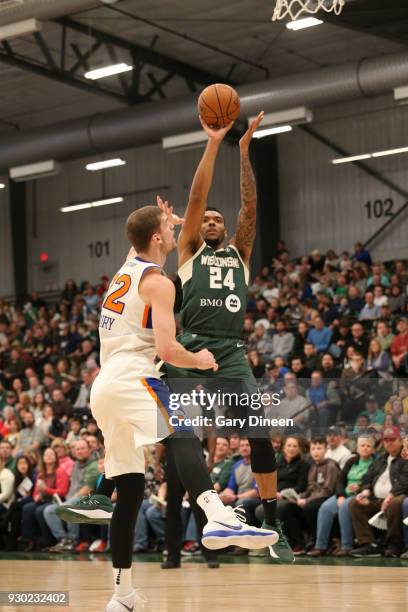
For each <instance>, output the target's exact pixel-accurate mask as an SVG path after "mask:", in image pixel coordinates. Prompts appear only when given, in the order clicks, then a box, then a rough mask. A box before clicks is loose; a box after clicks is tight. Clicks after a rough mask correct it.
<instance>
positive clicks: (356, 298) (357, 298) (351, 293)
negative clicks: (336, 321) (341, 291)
mask: <svg viewBox="0 0 408 612" xmlns="http://www.w3.org/2000/svg"><path fill="white" fill-rule="evenodd" d="M347 306H348V308H349V310H350V313H351V315H352V316H355V317H357V316H358V315H359V313H360V311H361V309H362V308H363V307H364V300H363V298H362V297H361V295H360V291H359V290H358V289H357V287H354V286H353V285H351V287H349V290H348V304H347Z"/></svg>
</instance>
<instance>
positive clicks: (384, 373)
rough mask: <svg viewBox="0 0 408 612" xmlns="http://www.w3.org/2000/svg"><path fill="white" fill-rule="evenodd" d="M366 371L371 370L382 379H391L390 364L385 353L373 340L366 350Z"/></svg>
mask: <svg viewBox="0 0 408 612" xmlns="http://www.w3.org/2000/svg"><path fill="white" fill-rule="evenodd" d="M367 370H373V371H374V372H376V373H377V374H378V376H379V377H381V378H382V379H386V380H389V379H391V370H392V363H391V359H390V356H389V354H388V353H387V351H384V350H382V348H381V344H380V343H379V342H378V340H376V339H375V338H373V339H372V340H371V341H370V344H369V348H368V359H367Z"/></svg>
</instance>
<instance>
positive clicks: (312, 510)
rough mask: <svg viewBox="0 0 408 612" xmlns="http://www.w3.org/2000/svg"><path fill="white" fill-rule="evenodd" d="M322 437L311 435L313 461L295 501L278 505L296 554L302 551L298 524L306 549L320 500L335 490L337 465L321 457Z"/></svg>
mask: <svg viewBox="0 0 408 612" xmlns="http://www.w3.org/2000/svg"><path fill="white" fill-rule="evenodd" d="M325 452H326V440H325V439H324V438H314V439H313V440H312V442H311V445H310V456H311V459H312V461H313V463H312V466H311V467H310V468H309V472H308V484H307V488H306V490H305V492H304V493H301V494H300V498H299V499H298V500H297V502H291V503H288V504H285V505H284V506H283V507H282V506H279V505H278V517H279V518H280V520H281V521H282V522H283V524H284V526H285V528H286V529H285V533H287V534H288V536H289V538H290V542H291V546H292V548H293V552H294V553H295V554H296V555H299V554H302V553H303V552H304V551H305V541H304V536H303V530H302V527H303V526H305V527H306V529H307V532H308V534H309V537H310V541H309V543H308V545H307V548H308V549H310V550H311V549H312V548H314V544H315V539H316V521H317V514H318V511H319V508H320V506H321V505H322V504H323V502H324V501H325V500H326V499H327V498H329V497H331V496H332V495H333V493H334V491H335V486H336V481H337V477H338V474H339V468H338V466H337V464H336V462H335V461H333V460H332V459H327V458H325Z"/></svg>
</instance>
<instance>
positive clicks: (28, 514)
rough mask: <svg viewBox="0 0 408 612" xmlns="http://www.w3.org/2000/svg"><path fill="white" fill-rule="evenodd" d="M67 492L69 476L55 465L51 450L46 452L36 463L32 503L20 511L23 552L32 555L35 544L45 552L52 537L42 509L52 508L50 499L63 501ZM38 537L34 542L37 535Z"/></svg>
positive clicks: (53, 453)
mask: <svg viewBox="0 0 408 612" xmlns="http://www.w3.org/2000/svg"><path fill="white" fill-rule="evenodd" d="M68 488H69V476H68V474H67V473H66V471H65V470H64V469H63V468H61V467H60V466H59V465H58V457H57V454H56V452H55V451H54V450H53V449H52V448H46V449H45V450H44V452H43V454H42V457H41V459H40V463H39V469H38V477H37V480H36V482H35V486H34V491H33V499H32V501H28V503H26V504H24V506H23V509H22V539H23V541H24V542H25V543H26V548H25V551H26V552H30V551H32V550H33V549H34V548H35V546H36V544H37V545H39V546H40V547H43V548H44V547H45V548H48V546H50V545H51V544H52V536H51V533H50V530H49V528H48V526H47V523H46V522H45V520H44V511H45V509H46V508H47V507H48V506H49V505H50V504H52V502H53V498H54V496H56V495H58V497H59V498H60V499H61V500H64V499H65V495H66V494H67V491H68ZM38 531H39V533H40V535H39V537H38V538H37V535H36V534H37V532H38Z"/></svg>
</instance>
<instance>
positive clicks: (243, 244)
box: [231, 111, 264, 264]
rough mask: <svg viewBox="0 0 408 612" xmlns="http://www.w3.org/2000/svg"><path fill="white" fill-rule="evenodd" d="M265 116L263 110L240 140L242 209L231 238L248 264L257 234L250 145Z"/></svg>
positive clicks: (254, 188)
mask: <svg viewBox="0 0 408 612" xmlns="http://www.w3.org/2000/svg"><path fill="white" fill-rule="evenodd" d="M263 116H264V113H263V111H262V112H261V113H259V115H258V117H257V118H256V119H255V120H254V121H253V122H252V123H251V125H250V126H249V128H248V129H247V131H246V132H245V134H244V135H243V136H242V138H241V140H240V141H239V149H240V159H241V171H240V186H241V209H240V211H239V214H238V224H237V231H236V234H235V236H234V237H233V238H232V240H231V244H235V246H236V247H237V249H238V251H239V253H240V255H241V257H242V259H243V260H244V261H245V263H247V264H248V263H249V258H250V257H251V253H252V247H253V244H254V240H255V234H256V183H255V177H254V173H253V170H252V165H251V160H250V159H249V145H250V143H251V139H252V136H253V133H254V132H255V130H256V129H257V128H258V126H259V124H260V123H261V121H262V119H263Z"/></svg>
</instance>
